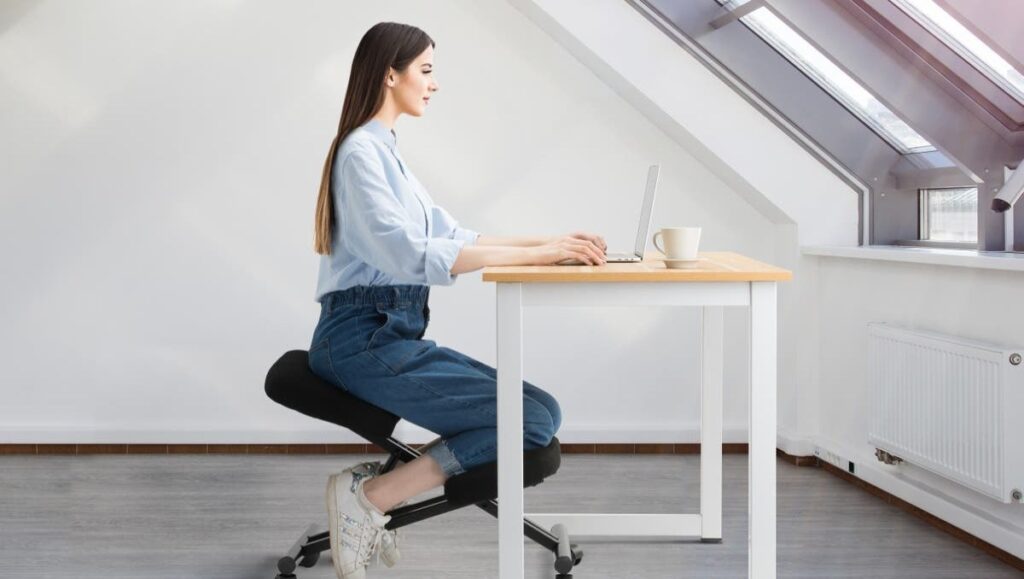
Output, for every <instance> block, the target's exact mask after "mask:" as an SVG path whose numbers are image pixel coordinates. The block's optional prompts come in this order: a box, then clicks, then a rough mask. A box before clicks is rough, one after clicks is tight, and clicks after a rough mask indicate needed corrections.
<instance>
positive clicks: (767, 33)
mask: <svg viewBox="0 0 1024 579" xmlns="http://www.w3.org/2000/svg"><path fill="white" fill-rule="evenodd" d="M718 1H719V2H720V3H722V5H723V6H725V7H726V8H728V9H730V10H732V9H735V8H737V7H738V6H742V5H743V4H746V3H747V1H748V0H718ZM740 20H741V21H743V23H744V24H746V25H747V26H748V27H749V28H750V29H751V30H753V31H754V32H755V33H756V34H757V35H758V36H760V37H761V38H762V39H763V40H764V41H765V42H767V43H768V44H770V45H771V46H772V47H774V48H775V50H777V51H778V52H779V53H780V54H782V55H783V56H784V57H786V59H788V60H789V61H790V62H791V63H793V65H794V66H796V67H797V68H799V69H800V70H801V71H803V73H804V74H806V75H807V76H808V77H809V78H810V79H811V80H813V81H814V82H815V83H817V84H818V86H820V87H821V88H822V89H824V90H825V91H827V92H828V93H829V94H831V95H832V97H833V98H835V99H836V100H838V101H839V102H840V103H841V104H842V105H843V106H844V107H846V109H847V110H849V111H850V112H851V113H853V114H855V115H857V117H859V118H860V119H861V120H862V121H864V123H866V124H867V125H868V126H869V127H871V129H872V130H874V131H875V133H876V134H878V135H879V136H881V137H882V138H883V139H885V140H886V141H887V142H888V143H889V144H890V145H892V146H893V147H895V148H896V150H898V151H899V152H900V153H902V154H908V153H923V152H928V151H934V150H935V147H933V146H932V144H931V143H929V142H928V141H927V140H925V138H924V137H922V136H921V135H919V134H918V133H917V132H916V131H914V129H912V128H910V125H908V124H907V123H905V122H903V120H902V119H900V118H899V117H898V116H896V114H895V113H893V112H892V111H891V110H889V108H888V107H886V106H885V105H884V104H882V102H881V101H879V100H878V99H877V98H875V96H874V95H872V94H871V93H870V92H868V90H867V89H865V88H864V87H863V86H862V85H861V84H860V83H859V82H857V81H856V80H854V78H853V77H851V76H850V75H848V74H846V72H844V71H843V70H842V69H841V68H839V67H838V66H836V64H835V63H833V62H832V61H831V60H829V58H828V57H827V56H825V54H823V53H822V52H821V51H820V50H818V49H817V48H815V47H814V46H813V45H811V43H810V42H808V41H807V40H805V39H804V38H803V37H802V36H800V35H799V34H798V33H797V32H796V31H795V30H793V29H792V28H791V27H790V26H789V25H788V24H786V23H785V22H783V21H782V19H780V18H779V17H778V16H776V15H775V14H774V13H772V12H771V11H770V10H768V9H767V8H765V7H763V6H762V7H760V8H757V9H755V10H754V11H753V12H751V13H749V14H747V15H745V16H742V17H740Z"/></svg>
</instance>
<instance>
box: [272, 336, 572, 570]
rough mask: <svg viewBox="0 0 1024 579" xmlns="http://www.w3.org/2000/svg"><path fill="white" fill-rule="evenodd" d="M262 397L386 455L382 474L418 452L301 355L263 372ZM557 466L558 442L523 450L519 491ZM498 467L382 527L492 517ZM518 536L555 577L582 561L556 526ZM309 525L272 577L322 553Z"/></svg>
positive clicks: (456, 481)
mask: <svg viewBox="0 0 1024 579" xmlns="http://www.w3.org/2000/svg"><path fill="white" fill-rule="evenodd" d="M266 391H267V396H269V397H270V399H271V400H273V401H274V402H277V403H279V404H282V405H284V406H287V407H288V408H291V409H292V410H296V411H298V412H301V413H303V414H305V415H307V416H312V417H313V418H318V419H320V420H325V421H327V422H332V423H334V424H339V425H341V426H344V427H345V428H348V429H349V430H352V431H353V432H355V433H356V434H358V435H360V436H362V437H363V438H365V439H366V440H369V441H370V442H372V443H373V444H376V445H377V446H379V447H381V448H383V449H384V450H385V451H387V452H388V454H389V457H388V460H387V463H386V464H385V465H384V466H383V468H381V471H380V472H381V473H382V474H383V473H386V472H390V471H391V470H393V469H394V468H395V466H396V465H397V463H398V461H402V462H409V461H411V460H413V459H415V458H416V457H418V456H420V454H421V453H420V452H419V451H418V450H416V449H413V448H411V447H410V446H408V445H406V444H404V443H403V442H401V441H399V440H396V439H395V438H393V437H392V433H393V432H394V430H395V425H396V424H397V423H398V421H399V420H400V417H398V416H395V415H394V414H391V413H390V412H387V411H385V410H383V409H381V408H378V407H376V406H373V405H372V404H368V403H366V402H364V401H362V400H360V399H359V398H356V397H355V396H352V395H351V394H349V393H347V392H345V391H344V390H342V389H341V388H338V387H336V386H334V385H333V384H331V383H329V382H326V381H324V380H322V379H321V378H320V377H319V376H317V375H316V374H314V373H313V372H312V371H311V370H310V369H309V357H308V353H307V351H306V350H291V351H289V352H286V353H285V354H284V355H283V356H281V358H280V359H278V360H277V362H275V363H274V365H273V366H272V367H271V368H270V371H269V372H268V373H267V380H266ZM560 464H561V450H560V447H559V443H558V439H557V438H553V439H552V441H551V444H549V445H548V446H547V447H545V448H537V449H533V450H524V451H523V487H524V488H525V487H531V486H536V485H538V484H540V483H541V482H543V481H544V479H545V478H547V477H549V476H551V475H553V474H555V472H556V471H557V470H558V467H559V465H560ZM497 496H498V463H497V461H495V462H490V463H487V464H483V465H480V466H478V467H475V468H472V469H469V470H468V471H466V472H464V473H461V474H458V475H455V476H452V477H449V478H448V479H447V480H446V481H445V483H444V494H443V495H440V496H437V497H433V498H430V499H427V500H424V501H420V502H418V503H415V504H408V505H404V506H401V507H398V508H394V509H392V510H390V511H388V512H387V513H386V514H388V515H391V520H390V521H388V523H387V525H386V526H385V528H387V529H389V530H390V529H398V528H400V527H404V526H406V525H411V524H412V523H415V522H417V521H422V520H424V519H429V518H431V517H435V516H438V515H442V514H444V513H447V512H449V511H454V510H455V509H460V508H462V507H465V506H468V505H476V506H478V507H480V508H481V509H483V510H484V511H486V512H488V513H490V514H491V515H492V516H494V517H497V516H498V501H497ZM523 523H524V524H523V532H524V534H525V535H526V536H527V537H529V538H530V539H532V540H533V541H535V542H536V543H538V544H539V545H541V546H543V547H545V548H547V549H548V550H550V551H551V552H552V553H553V554H554V555H555V571H556V573H557V575H556V576H555V577H556V579H569V578H571V577H572V575H571V574H570V573H571V572H572V569H573V567H574V566H576V565H578V564H579V563H580V561H581V560H582V559H583V551H582V550H581V549H580V548H579V547H578V546H577V545H575V544H570V543H569V535H568V532H567V531H566V529H565V527H564V526H563V525H555V526H554V527H552V529H551V531H550V532H549V531H547V530H545V529H543V528H541V527H539V526H537V525H536V524H534V523H533V522H531V521H530V520H529V519H525V518H524V520H523ZM320 528H321V527H320V526H319V525H316V524H313V525H310V526H309V527H308V528H307V529H306V530H305V532H303V533H302V535H301V536H300V537H299V539H298V541H296V543H295V544H294V545H293V546H292V548H291V549H290V550H289V551H288V553H287V554H286V555H285V556H284V557H282V558H281V559H280V560H278V563H277V569H278V575H277V578H276V579H293V578H294V577H295V574H294V573H295V568H296V566H301V567H312V566H313V565H315V564H316V562H317V560H319V558H320V553H321V552H323V551H327V550H329V549H330V548H331V547H330V536H329V533H328V532H327V531H322V530H319V529H320Z"/></svg>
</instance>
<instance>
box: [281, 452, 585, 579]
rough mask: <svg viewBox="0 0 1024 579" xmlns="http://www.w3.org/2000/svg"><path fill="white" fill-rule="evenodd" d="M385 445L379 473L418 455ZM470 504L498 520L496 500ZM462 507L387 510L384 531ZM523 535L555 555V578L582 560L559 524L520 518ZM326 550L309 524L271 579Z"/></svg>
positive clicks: (566, 576)
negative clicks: (547, 526)
mask: <svg viewBox="0 0 1024 579" xmlns="http://www.w3.org/2000/svg"><path fill="white" fill-rule="evenodd" d="M386 443H387V444H386V445H383V446H384V447H385V448H388V449H389V450H390V455H389V457H388V460H387V463H386V464H385V465H384V466H383V467H382V468H381V473H382V474H383V473H386V472H390V471H392V470H394V468H395V466H397V464H398V462H399V461H401V462H410V461H412V460H413V459H415V458H417V457H419V456H420V455H421V453H420V452H419V451H418V450H416V449H414V448H411V447H409V446H407V445H406V444H404V443H402V442H400V441H397V440H394V439H393V438H390V437H389V438H388V440H387V441H386ZM485 466H487V465H485ZM481 468H484V467H481ZM470 472H472V471H469V472H467V473H464V475H465V474H469V473H470ZM464 475H459V476H464ZM453 478H454V477H453ZM474 504H476V506H477V507H479V508H481V509H482V510H484V511H485V512H487V513H488V514H490V515H491V516H493V517H495V518H497V517H498V500H497V499H487V500H484V501H480V502H477V503H474ZM464 506H467V505H463V504H455V503H452V502H450V501H449V500H448V498H447V496H446V495H441V496H437V497H432V498H429V499H426V500H423V501H420V502H418V503H413V504H409V505H405V506H402V507H399V508H396V509H392V510H390V511H388V512H387V513H386V514H388V515H390V516H391V520H390V521H388V523H387V525H385V528H387V529H398V528H401V527H404V526H406V525H411V524H412V523H415V522H417V521H422V520H424V519H429V518H431V517H436V516H438V515H442V514H444V513H447V512H451V511H454V510H456V509H461V508H462V507H464ZM523 534H524V535H525V536H526V537H527V538H529V539H530V540H532V541H533V542H535V543H537V544H538V545H540V546H542V547H544V548H545V549H547V550H549V551H551V553H552V554H553V555H554V556H555V562H554V567H555V572H556V575H555V579H571V578H572V575H571V572H572V570H573V568H574V567H575V566H576V565H579V564H580V562H581V561H582V560H583V549H581V548H580V547H579V546H578V545H576V544H572V543H570V542H569V534H568V531H567V530H566V529H565V527H564V526H563V525H555V526H554V527H552V529H551V530H550V531H548V530H547V529H544V528H543V527H540V526H539V525H537V524H536V523H534V522H532V521H530V520H529V519H524V520H523ZM330 548H331V544H330V534H329V533H328V532H327V531H323V530H321V529H320V528H318V526H317V525H315V524H313V525H310V526H309V527H307V528H306V530H305V531H304V532H303V533H302V535H300V536H299V539H298V540H297V541H296V542H295V544H294V545H293V546H292V548H291V549H289V550H288V553H287V554H286V555H285V556H284V557H281V559H279V560H278V562H277V569H278V574H277V576H276V577H275V579H297V577H296V575H295V570H296V568H297V567H312V566H314V565H316V563H317V561H319V560H320V553H322V552H324V551H327V550H330Z"/></svg>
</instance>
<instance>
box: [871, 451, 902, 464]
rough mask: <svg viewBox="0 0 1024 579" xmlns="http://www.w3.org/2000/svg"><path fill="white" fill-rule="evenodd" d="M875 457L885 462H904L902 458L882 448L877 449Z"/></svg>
mask: <svg viewBox="0 0 1024 579" xmlns="http://www.w3.org/2000/svg"><path fill="white" fill-rule="evenodd" d="M875 458H877V459H878V460H880V461H882V462H884V463H885V464H899V463H901V462H903V459H902V458H900V457H898V456H895V455H892V454H889V453H888V452H885V451H884V450H882V449H881V448H876V449H875Z"/></svg>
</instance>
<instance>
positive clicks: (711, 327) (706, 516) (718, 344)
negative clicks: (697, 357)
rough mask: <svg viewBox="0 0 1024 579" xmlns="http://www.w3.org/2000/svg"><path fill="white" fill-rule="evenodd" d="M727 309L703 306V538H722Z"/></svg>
mask: <svg viewBox="0 0 1024 579" xmlns="http://www.w3.org/2000/svg"><path fill="white" fill-rule="evenodd" d="M723 312H724V310H723V308H722V306H705V307H704V308H703V309H702V312H701V314H702V319H703V320H702V322H703V323H702V324H701V362H700V381H701V395H700V401H701V404H700V408H701V410H700V537H701V540H702V541H705V542H720V541H721V540H722V387H723V366H722V349H723V347H724V338H723V333H724V330H723V325H724V324H723Z"/></svg>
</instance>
